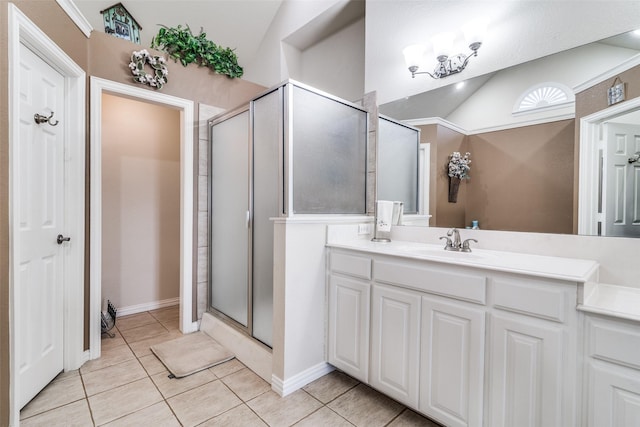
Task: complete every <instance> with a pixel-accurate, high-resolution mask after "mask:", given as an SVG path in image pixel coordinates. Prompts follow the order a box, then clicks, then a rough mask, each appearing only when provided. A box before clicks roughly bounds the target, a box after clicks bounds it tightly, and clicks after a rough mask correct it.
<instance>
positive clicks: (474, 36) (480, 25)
mask: <svg viewBox="0 0 640 427" xmlns="http://www.w3.org/2000/svg"><path fill="white" fill-rule="evenodd" d="M462 32H463V34H464V38H465V40H466V41H467V46H469V48H471V49H472V50H478V48H479V47H480V45H481V44H482V41H483V40H484V36H485V34H486V32H487V21H486V20H484V19H476V20H473V21H471V22H469V23H468V24H466V25H465V26H464V27H462Z"/></svg>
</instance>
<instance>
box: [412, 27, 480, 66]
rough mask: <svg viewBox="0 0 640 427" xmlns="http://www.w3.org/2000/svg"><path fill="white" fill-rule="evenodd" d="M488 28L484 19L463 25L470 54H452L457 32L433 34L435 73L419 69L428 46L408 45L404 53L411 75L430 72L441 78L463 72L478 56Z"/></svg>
mask: <svg viewBox="0 0 640 427" xmlns="http://www.w3.org/2000/svg"><path fill="white" fill-rule="evenodd" d="M486 28H487V24H486V22H485V21H482V20H476V21H473V22H471V23H469V24H467V25H465V26H464V27H462V33H463V34H464V38H465V40H466V43H467V46H469V49H471V53H469V54H468V55H465V54H463V53H458V54H452V51H453V43H454V40H455V38H456V36H457V35H456V33H453V32H447V33H440V34H436V35H435V36H433V37H432V38H431V40H430V41H431V46H432V47H433V53H434V55H435V57H436V59H437V61H438V64H437V65H436V68H435V69H434V70H433V73H430V72H428V71H418V68H419V67H420V65H422V64H424V62H425V53H426V51H427V48H426V46H424V45H421V44H414V45H411V46H407V47H406V48H405V49H404V50H403V51H402V53H403V54H404V59H405V61H406V63H407V67H408V68H409V71H410V72H411V77H413V78H415V77H416V74H428V75H429V76H431V77H432V78H434V79H441V78H443V77H448V76H450V75H452V74H457V73H459V72H461V71H462V70H464V69H465V67H466V66H467V64H468V63H469V59H471V57H473V56H478V49H480V46H482V40H483V38H484V34H485V32H486Z"/></svg>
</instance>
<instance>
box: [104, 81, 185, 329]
mask: <svg viewBox="0 0 640 427" xmlns="http://www.w3.org/2000/svg"><path fill="white" fill-rule="evenodd" d="M101 154H102V231H103V238H102V288H101V291H102V304H103V311H104V310H105V304H106V302H107V301H111V302H112V303H113V304H115V306H116V307H117V309H118V316H126V315H128V314H135V313H140V312H143V311H149V310H155V309H159V308H165V307H170V306H174V305H177V304H179V302H180V286H179V284H180V245H179V244H178V242H179V241H180V111H179V110H177V109H175V108H169V107H167V106H164V105H157V104H152V103H149V102H143V101H138V100H134V99H129V98H124V97H121V96H116V95H110V94H106V93H105V94H103V96H102V153H101Z"/></svg>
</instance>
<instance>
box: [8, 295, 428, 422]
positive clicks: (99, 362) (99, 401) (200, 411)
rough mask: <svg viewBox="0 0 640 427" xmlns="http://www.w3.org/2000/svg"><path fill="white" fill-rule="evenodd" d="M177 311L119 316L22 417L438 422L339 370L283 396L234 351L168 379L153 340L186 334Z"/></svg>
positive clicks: (52, 419)
mask: <svg viewBox="0 0 640 427" xmlns="http://www.w3.org/2000/svg"><path fill="white" fill-rule="evenodd" d="M178 316H179V314H178V307H172V308H165V309H161V310H155V311H149V312H145V313H139V314H134V315H131V316H126V317H122V318H119V319H118V320H117V324H116V328H115V329H114V330H113V332H115V334H116V337H115V338H107V337H103V339H102V357H100V358H99V359H96V360H92V361H89V362H87V363H85V364H84V365H83V366H82V367H81V368H80V369H79V370H77V371H73V372H66V373H63V374H60V375H59V376H58V377H57V378H55V379H54V380H53V382H51V384H49V385H48V386H47V387H46V388H45V389H44V390H43V391H42V392H40V393H39V394H38V395H37V396H36V397H35V398H34V399H33V400H32V401H31V402H29V404H27V406H25V407H24V408H23V410H22V411H21V413H20V419H21V421H20V425H22V426H25V427H30V426H47V427H55V426H65V427H67V426H79V427H85V426H103V425H104V426H148V427H160V426H225V427H226V426H238V427H252V426H292V425H295V426H310V427H316V426H331V427H334V426H335V427H340V426H367V427H375V426H393V427H407V426H429V427H436V426H437V425H436V424H434V423H432V422H430V421H429V420H427V419H426V418H424V417H422V416H420V415H418V414H417V413H415V412H413V411H411V410H409V409H407V408H405V407H404V406H402V405H401V404H399V403H397V402H395V401H393V400H391V399H389V398H387V397H385V396H383V395H382V394H380V393H378V392H376V391H375V390H373V389H371V388H369V387H367V386H366V385H364V384H361V383H359V382H358V381H356V380H354V379H352V378H350V377H348V376H346V375H344V374H343V373H341V372H338V371H334V372H332V373H330V374H328V375H325V376H324V377H322V378H320V379H318V380H316V381H314V382H313V383H311V384H309V385H307V386H306V387H304V388H303V389H301V390H298V391H296V392H294V393H292V394H290V395H288V396H286V397H284V398H282V397H280V396H278V395H277V394H276V393H275V392H273V391H271V387H270V386H269V384H268V383H267V382H265V381H264V380H263V379H262V378H260V377H259V376H258V375H256V374H255V373H253V372H252V371H251V370H249V369H248V368H247V367H246V366H244V365H243V364H242V363H240V362H239V361H238V360H236V359H233V360H230V361H228V362H225V363H223V364H220V365H218V366H214V367H213V368H210V369H207V370H204V371H201V372H199V373H196V374H193V375H190V376H188V377H185V378H181V379H169V378H168V374H169V373H168V371H167V370H166V369H165V367H164V365H162V363H161V362H160V361H159V360H158V359H157V358H156V357H155V356H154V355H153V354H152V353H151V351H150V350H149V347H150V346H151V345H153V344H156V343H160V342H163V341H167V340H171V339H173V338H176V337H178V336H180V332H179V331H178Z"/></svg>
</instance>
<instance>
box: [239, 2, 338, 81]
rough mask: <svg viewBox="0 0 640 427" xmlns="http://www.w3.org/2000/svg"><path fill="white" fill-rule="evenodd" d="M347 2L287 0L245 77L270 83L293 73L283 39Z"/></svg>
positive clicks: (248, 67)
mask: <svg viewBox="0 0 640 427" xmlns="http://www.w3.org/2000/svg"><path fill="white" fill-rule="evenodd" d="M343 3H345V1H344V0H285V1H283V2H282V4H281V6H280V9H278V13H277V14H276V17H275V18H274V19H273V22H272V23H271V26H270V27H269V30H268V31H267V32H266V34H265V37H264V39H263V41H262V44H261V45H260V48H259V49H258V52H257V54H256V56H255V57H254V59H253V61H252V62H251V63H250V64H247V66H246V67H245V68H246V72H245V74H244V76H243V78H244V79H246V80H249V81H252V82H255V83H258V84H261V85H263V86H267V87H271V86H275V85H276V84H278V83H280V82H282V81H284V80H286V79H288V78H289V77H290V75H289V73H288V70H287V65H286V58H285V55H284V53H283V49H284V48H283V42H282V40H284V39H285V38H287V36H289V35H290V34H292V33H294V32H295V31H297V30H299V29H300V28H302V27H304V26H305V25H306V24H307V23H309V22H311V21H312V20H314V19H315V18H317V17H318V16H320V15H322V14H323V13H325V12H327V10H329V9H331V8H332V7H335V6H337V5H340V4H343Z"/></svg>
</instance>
